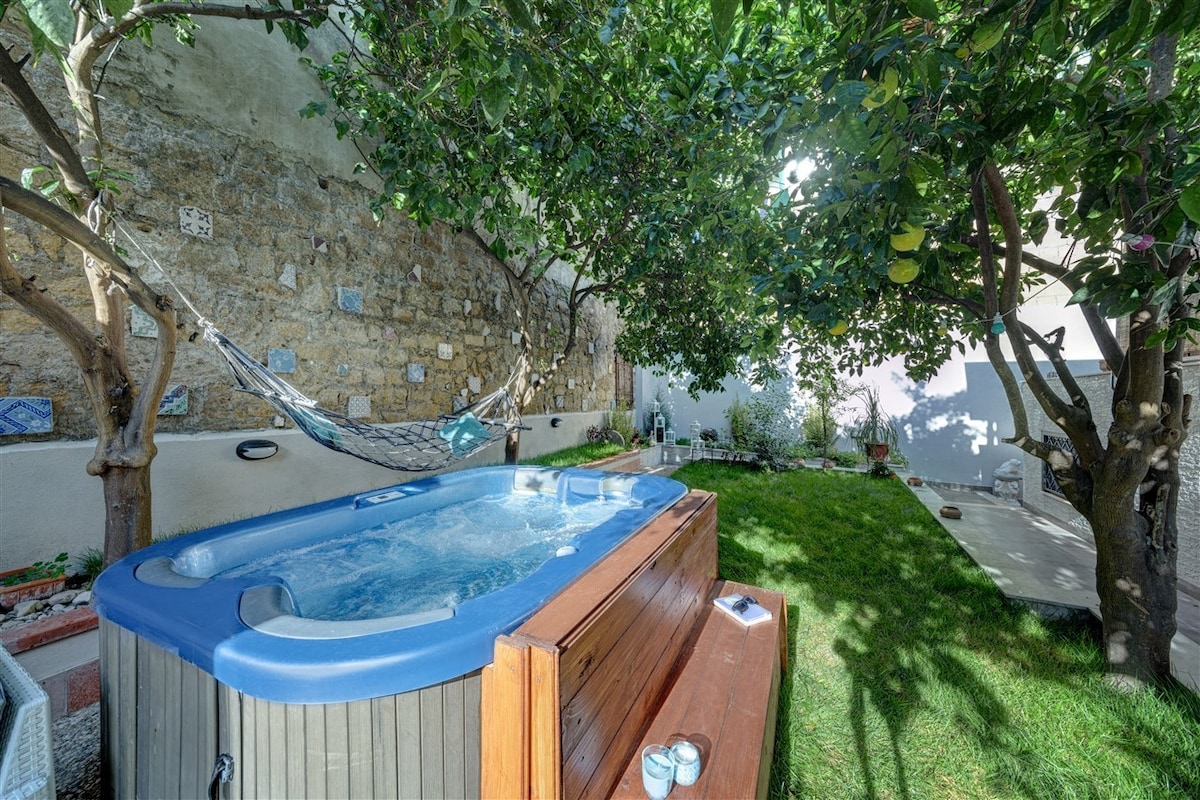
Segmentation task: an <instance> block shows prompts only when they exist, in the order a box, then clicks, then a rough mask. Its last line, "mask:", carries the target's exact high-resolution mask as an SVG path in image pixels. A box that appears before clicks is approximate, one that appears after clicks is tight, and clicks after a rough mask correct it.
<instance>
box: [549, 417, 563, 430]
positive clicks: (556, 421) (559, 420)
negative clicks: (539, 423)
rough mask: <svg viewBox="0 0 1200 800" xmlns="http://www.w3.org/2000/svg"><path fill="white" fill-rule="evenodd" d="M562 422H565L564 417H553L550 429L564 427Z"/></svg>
mask: <svg viewBox="0 0 1200 800" xmlns="http://www.w3.org/2000/svg"><path fill="white" fill-rule="evenodd" d="M562 422H563V421H562V417H551V418H550V427H551V428H557V427H558V426H559V425H562Z"/></svg>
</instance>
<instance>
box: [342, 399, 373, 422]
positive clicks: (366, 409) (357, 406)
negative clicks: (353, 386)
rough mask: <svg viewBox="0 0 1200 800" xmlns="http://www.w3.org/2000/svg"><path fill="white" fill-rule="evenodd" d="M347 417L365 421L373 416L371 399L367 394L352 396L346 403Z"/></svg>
mask: <svg viewBox="0 0 1200 800" xmlns="http://www.w3.org/2000/svg"><path fill="white" fill-rule="evenodd" d="M346 416H348V417H354V418H355V419H365V418H367V417H369V416H371V398H370V397H369V396H368V395H365V394H352V395H350V401H349V402H348V403H346Z"/></svg>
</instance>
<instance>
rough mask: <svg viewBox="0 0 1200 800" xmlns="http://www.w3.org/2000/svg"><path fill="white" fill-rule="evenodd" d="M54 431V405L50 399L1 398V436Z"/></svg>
mask: <svg viewBox="0 0 1200 800" xmlns="http://www.w3.org/2000/svg"><path fill="white" fill-rule="evenodd" d="M53 430H54V405H53V403H51V402H50V398H49V397H0V436H16V435H17V434H21V433H50V432H51V431H53Z"/></svg>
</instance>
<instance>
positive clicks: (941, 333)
mask: <svg viewBox="0 0 1200 800" xmlns="http://www.w3.org/2000/svg"><path fill="white" fill-rule="evenodd" d="M949 332H950V329H949V328H947V327H946V326H945V325H940V326H938V336H945V335H946V334H947V333H949Z"/></svg>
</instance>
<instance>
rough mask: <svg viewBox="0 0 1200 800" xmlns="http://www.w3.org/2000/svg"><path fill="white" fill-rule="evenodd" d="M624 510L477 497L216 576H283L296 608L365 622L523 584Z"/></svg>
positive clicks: (541, 497)
mask: <svg viewBox="0 0 1200 800" xmlns="http://www.w3.org/2000/svg"><path fill="white" fill-rule="evenodd" d="M623 507H624V506H623V505H622V504H620V503H614V502H609V501H596V502H590V503H578V504H570V505H568V504H565V503H563V502H561V501H560V500H559V499H558V498H556V497H554V496H553V495H546V494H505V495H500V496H489V497H482V498H477V499H474V500H468V501H465V502H463V503H459V504H457V505H453V506H444V507H442V508H437V509H434V510H432V511H428V512H426V513H424V514H417V515H415V516H412V517H409V518H406V519H402V520H398V521H396V522H390V523H387V524H385V525H381V526H379V527H376V528H370V529H368V530H363V531H355V532H353V533H348V534H344V535H341V536H337V537H334V538H330V539H326V540H323V541H321V542H317V543H315V544H311V545H307V546H304V547H296V548H288V549H282V550H277V551H275V552H273V553H270V554H268V555H266V556H263V557H262V558H258V559H255V560H254V561H250V562H247V563H245V564H241V565H239V566H236V567H233V568H231V569H228V570H225V571H224V572H220V573H218V574H216V575H214V576H212V577H213V578H214V579H220V578H239V577H247V576H252V577H263V578H271V577H273V578H279V579H281V580H283V581H284V582H285V583H286V584H287V585H288V588H289V589H290V590H291V592H292V599H293V601H294V602H295V605H296V613H297V614H298V615H299V616H303V617H306V618H308V619H323V620H361V619H376V618H379V617H388V616H397V615H401V614H412V613H416V612H420V611H432V610H435V609H441V608H453V607H455V606H457V605H459V604H461V603H464V602H466V601H467V600H470V599H472V598H475V597H480V596H482V595H485V594H488V593H489V592H492V591H495V590H496V589H499V588H501V587H503V586H506V585H508V584H510V583H515V582H516V581H519V580H521V579H522V578H524V577H526V576H527V575H529V574H530V573H532V572H533V571H534V570H536V569H537V568H538V567H539V566H540V565H541V564H542V563H543V562H545V561H546V560H547V559H549V558H553V557H554V555H555V551H557V550H558V549H559V548H560V547H562V546H564V545H566V544H568V543H569V542H571V540H572V539H574V538H575V536H577V535H578V534H580V533H582V532H583V531H586V530H590V529H591V528H594V527H596V526H598V525H600V524H602V523H603V522H605V521H606V520H608V519H609V518H610V517H612V515H613V514H615V513H616V512H617V511H620V510H621V508H623Z"/></svg>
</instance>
